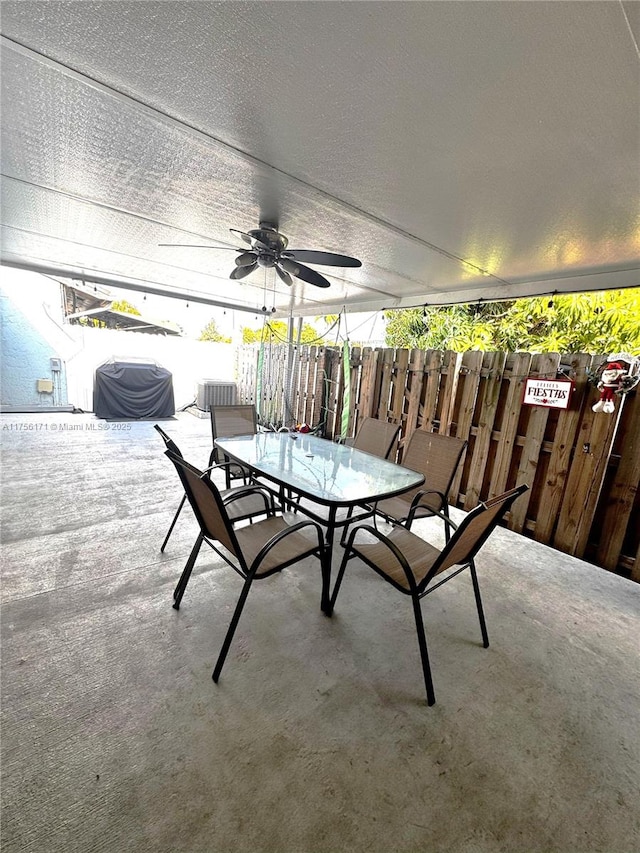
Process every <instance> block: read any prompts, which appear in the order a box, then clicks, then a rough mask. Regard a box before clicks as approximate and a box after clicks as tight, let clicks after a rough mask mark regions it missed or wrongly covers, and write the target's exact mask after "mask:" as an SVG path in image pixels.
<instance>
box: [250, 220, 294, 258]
mask: <svg viewBox="0 0 640 853" xmlns="http://www.w3.org/2000/svg"><path fill="white" fill-rule="evenodd" d="M248 233H249V236H250V237H253V239H254V240H257V241H258V242H260V243H262V244H263V245H265V246H268V247H269V249H271V251H273V252H275V253H276V254H280V252H284V250H285V249H286V248H287V244H288V242H289V241H288V240H287V238H286V237H285V236H284V234H280V233H279V232H278V229H277V227H276V226H275V225H274V224H273V223H271V222H261V223H260V227H259V228H254V229H253V230H252V231H249V232H248Z"/></svg>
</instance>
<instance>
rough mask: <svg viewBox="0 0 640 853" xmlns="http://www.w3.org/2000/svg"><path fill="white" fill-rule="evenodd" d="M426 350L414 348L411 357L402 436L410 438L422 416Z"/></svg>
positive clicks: (406, 438)
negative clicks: (405, 415)
mask: <svg viewBox="0 0 640 853" xmlns="http://www.w3.org/2000/svg"><path fill="white" fill-rule="evenodd" d="M424 362H425V352H424V350H421V349H412V350H411V355H410V358H409V365H408V371H407V380H408V383H409V399H408V404H407V417H406V421H405V424H404V431H403V433H402V436H401V437H402V438H404V439H405V440H408V439H409V438H411V434H412V433H413V431H414V430H415V429H416V428H417V426H418V418H419V416H420V398H421V397H422V386H423V382H424Z"/></svg>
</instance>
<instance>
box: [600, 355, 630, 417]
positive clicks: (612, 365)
mask: <svg viewBox="0 0 640 853" xmlns="http://www.w3.org/2000/svg"><path fill="white" fill-rule="evenodd" d="M626 376H627V365H626V364H624V362H622V361H609V362H607V364H605V367H604V370H603V371H602V373H601V375H600V381H599V382H598V388H599V389H600V399H599V400H598V402H597V403H596V404H595V405H594V406H592V409H593V411H594V412H606V413H607V414H611V412H613V411H614V409H615V407H616V404H615V395H616V394H619V393H620V392H621V391H622V390H623V389H624V387H625V383H624V378H625V377H626Z"/></svg>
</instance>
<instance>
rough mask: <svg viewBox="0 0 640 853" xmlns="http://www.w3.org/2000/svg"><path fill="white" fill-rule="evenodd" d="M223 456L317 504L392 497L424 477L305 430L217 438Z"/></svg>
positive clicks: (339, 504)
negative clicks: (304, 431)
mask: <svg viewBox="0 0 640 853" xmlns="http://www.w3.org/2000/svg"><path fill="white" fill-rule="evenodd" d="M215 443H216V445H217V446H218V447H219V448H220V450H221V451H222V453H224V455H225V456H228V457H229V458H230V459H233V460H234V461H236V462H240V463H242V464H243V465H245V466H247V467H248V468H251V469H253V470H254V471H256V472H257V473H259V474H260V475H262V476H264V477H266V478H268V479H270V480H273V481H274V482H276V483H278V484H279V485H281V486H284V487H285V488H286V489H289V490H291V491H292V492H295V493H297V494H299V495H302V496H303V497H307V498H310V499H311V500H313V501H315V502H316V503H319V504H325V505H327V506H332V507H348V506H355V505H357V504H363V503H368V502H373V501H376V500H380V499H382V498H387V497H393V496H394V495H399V494H402V493H403V492H407V491H409V490H410V489H414V488H415V487H416V486H419V485H421V484H422V483H423V482H424V476H423V475H422V474H419V473H418V472H417V471H411V470H410V469H409V468H403V467H402V466H401V465H396V464H395V463H394V462H389V461H388V460H386V459H380V458H379V457H378V456H372V455H371V454H370V453H365V452H364V451H362V450H356V449H355V448H353V447H347V446H346V445H344V444H336V443H335V442H333V441H329V440H328V439H325V438H318V437H317V436H315V435H308V434H304V433H285V432H281V433H274V432H264V433H258V434H256V435H244V436H235V437H233V438H218V439H216V442H215Z"/></svg>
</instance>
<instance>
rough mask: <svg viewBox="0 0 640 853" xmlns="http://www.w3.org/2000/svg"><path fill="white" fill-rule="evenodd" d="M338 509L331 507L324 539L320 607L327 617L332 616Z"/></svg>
mask: <svg viewBox="0 0 640 853" xmlns="http://www.w3.org/2000/svg"><path fill="white" fill-rule="evenodd" d="M336 512H337V507H335V506H331V507H329V517H328V518H327V521H326V525H327V532H326V533H325V537H324V554H323V555H322V598H321V601H320V607H321V609H322V611H323V612H324V614H325V616H331V612H332V610H333V608H332V607H331V565H332V562H333V535H334V533H335V529H336Z"/></svg>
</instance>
